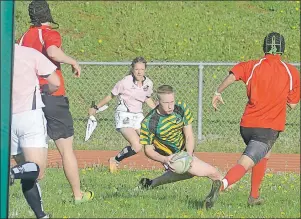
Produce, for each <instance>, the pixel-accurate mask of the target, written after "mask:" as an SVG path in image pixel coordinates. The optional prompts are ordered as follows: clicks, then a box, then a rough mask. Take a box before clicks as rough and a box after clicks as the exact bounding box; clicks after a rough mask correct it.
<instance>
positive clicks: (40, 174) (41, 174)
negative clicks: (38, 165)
mask: <svg viewBox="0 0 301 219" xmlns="http://www.w3.org/2000/svg"><path fill="white" fill-rule="evenodd" d="M44 176H45V171H41V172H40V173H39V176H38V178H37V180H41V179H43V178H44Z"/></svg>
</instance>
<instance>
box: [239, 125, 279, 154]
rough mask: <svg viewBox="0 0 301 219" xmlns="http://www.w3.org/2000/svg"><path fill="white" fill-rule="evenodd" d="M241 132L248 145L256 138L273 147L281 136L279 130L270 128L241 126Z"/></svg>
mask: <svg viewBox="0 0 301 219" xmlns="http://www.w3.org/2000/svg"><path fill="white" fill-rule="evenodd" d="M240 134H241V137H242V138H243V140H244V142H245V144H246V145H248V144H249V142H250V141H251V140H254V141H259V142H262V143H265V144H267V145H268V146H269V149H271V148H272V146H273V145H274V143H275V142H276V140H277V138H278V136H279V131H276V130H273V129H270V128H249V127H242V126H240Z"/></svg>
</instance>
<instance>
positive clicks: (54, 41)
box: [43, 30, 62, 49]
mask: <svg viewBox="0 0 301 219" xmlns="http://www.w3.org/2000/svg"><path fill="white" fill-rule="evenodd" d="M43 40H44V45H45V49H48V47H49V46H57V47H58V48H60V47H61V46H62V38H61V35H60V34H59V32H57V31H53V30H51V31H47V32H46V33H45V34H44V35H43Z"/></svg>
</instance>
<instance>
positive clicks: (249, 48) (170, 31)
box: [16, 1, 300, 62]
mask: <svg viewBox="0 0 301 219" xmlns="http://www.w3.org/2000/svg"><path fill="white" fill-rule="evenodd" d="M16 3H17V4H16V37H20V35H21V33H22V32H24V31H25V30H26V29H27V28H28V25H29V16H28V12H27V5H28V1H17V2H16ZM49 4H50V7H51V9H52V15H53V18H54V20H55V21H56V22H58V23H59V24H60V28H59V31H60V32H61V33H62V35H63V45H64V49H65V51H66V52H67V53H68V54H72V55H73V56H74V57H76V58H77V59H79V60H80V61H129V60H132V59H133V58H134V57H136V56H138V55H142V56H145V57H146V59H147V60H149V61H151V60H159V61H240V60H243V59H250V58H251V59H252V58H258V56H261V55H262V40H263V38H264V36H265V35H266V34H267V33H268V32H270V31H278V32H281V33H282V34H283V35H284V37H285V39H286V41H287V47H286V49H287V52H286V55H285V56H284V59H285V60H287V61H289V62H293V61H295V62H298V61H299V60H300V36H299V32H300V19H299V18H300V2H299V1H283V2H282V1H183V2H179V1H148V2H146V1H87V2H85V1H49Z"/></svg>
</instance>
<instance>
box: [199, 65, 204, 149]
mask: <svg viewBox="0 0 301 219" xmlns="http://www.w3.org/2000/svg"><path fill="white" fill-rule="evenodd" d="M203 68H204V66H203V65H199V86H198V143H199V142H200V141H201V140H202V138H203V136H202V125H203V121H202V119H203Z"/></svg>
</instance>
